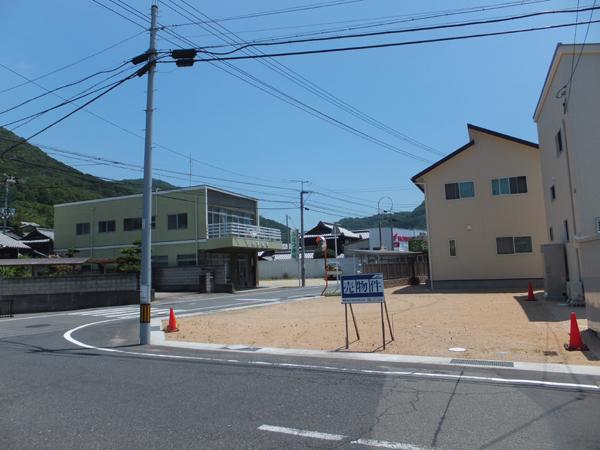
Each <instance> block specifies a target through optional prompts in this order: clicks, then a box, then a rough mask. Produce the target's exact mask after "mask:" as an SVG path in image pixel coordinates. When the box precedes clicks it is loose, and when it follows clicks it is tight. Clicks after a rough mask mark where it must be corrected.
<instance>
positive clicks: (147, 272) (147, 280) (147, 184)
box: [140, 4, 158, 345]
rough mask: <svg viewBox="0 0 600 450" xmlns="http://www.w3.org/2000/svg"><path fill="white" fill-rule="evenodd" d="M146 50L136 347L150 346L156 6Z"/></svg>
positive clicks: (152, 11)
mask: <svg viewBox="0 0 600 450" xmlns="http://www.w3.org/2000/svg"><path fill="white" fill-rule="evenodd" d="M150 15H151V20H150V48H149V49H148V84H147V88H146V136H145V143H144V192H143V197H142V203H143V207H142V210H143V211H142V273H141V283H140V344H141V345H147V344H149V343H150V301H151V300H152V259H151V258H152V113H153V112H154V72H155V66H156V63H155V61H156V31H157V27H156V18H157V15H158V5H156V4H153V5H152V7H151V9H150Z"/></svg>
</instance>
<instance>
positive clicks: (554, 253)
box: [542, 244, 567, 299]
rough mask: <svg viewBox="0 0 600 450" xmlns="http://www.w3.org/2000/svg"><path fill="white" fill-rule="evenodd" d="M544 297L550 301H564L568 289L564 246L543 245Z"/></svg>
mask: <svg viewBox="0 0 600 450" xmlns="http://www.w3.org/2000/svg"><path fill="white" fill-rule="evenodd" d="M542 255H543V258H544V295H545V296H546V298H549V299H563V298H564V296H565V294H566V289H567V287H566V286H567V268H566V264H565V247H564V245H563V244H543V245H542Z"/></svg>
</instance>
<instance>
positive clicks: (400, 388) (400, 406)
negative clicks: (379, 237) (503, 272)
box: [0, 288, 600, 449]
mask: <svg viewBox="0 0 600 450" xmlns="http://www.w3.org/2000/svg"><path fill="white" fill-rule="evenodd" d="M318 290H319V289H318V288H306V289H304V290H301V289H299V288H287V289H275V290H264V291H261V290H258V291H249V292H245V293H241V294H236V295H211V296H207V295H204V296H185V297H172V298H169V299H166V300H163V301H161V302H159V303H157V304H154V306H153V309H154V311H155V313H156V312H157V313H158V314H159V315H160V314H164V315H166V311H168V307H169V306H171V305H172V306H173V307H174V308H175V309H177V310H182V311H184V312H190V311H208V310H211V309H219V308H227V307H231V305H247V304H258V303H260V302H262V303H268V302H272V301H275V300H277V301H286V300H294V299H295V298H298V296H311V295H315V294H316V293H318ZM202 308H204V309H202ZM136 311H137V310H135V311H134V312H133V313H132V312H131V308H129V307H120V308H99V309H96V310H85V311H84V310H82V311H70V312H65V313H55V314H37V315H30V316H19V317H15V318H14V319H0V361H1V364H0V405H1V409H0V448H2V449H13V448H15V449H20V448H35V449H39V448H44V449H54V448H60V449H63V448H74V449H75V448H76V449H87V448H102V449H104V448H119V449H120V448H127V449H130V448H131V449H136V448H209V449H211V448H223V449H236V448H259V449H263V448H272V449H295V448H349V449H352V448H355V449H363V448H364V449H366V448H402V449H419V448H447V449H470V448H503V449H553V448H564V449H573V448H578V449H588V448H589V449H597V448H600V427H598V423H600V422H599V420H598V417H599V416H600V414H599V413H600V390H598V389H591V388H589V387H588V388H586V387H577V386H574V387H560V388H559V387H550V386H543V385H540V384H534V385H529V386H528V385H524V384H522V383H518V382H514V383H513V382H506V381H503V380H505V379H522V380H534V381H556V382H559V383H575V384H577V385H588V386H598V383H599V382H600V379H598V378H594V377H589V376H588V377H583V376H575V375H564V374H551V373H540V372H521V371H515V370H512V371H511V370H506V369H498V368H490V369H482V368H464V367H462V368H461V367H449V366H431V365H429V366H427V365H416V364H413V365H406V364H385V365H384V364H381V363H376V362H369V361H346V360H339V359H336V360H333V359H332V360H329V359H323V358H299V357H294V358H292V357H275V356H268V355H255V354H252V352H245V353H231V352H207V351H197V350H184V349H172V348H165V347H157V346H143V347H142V346H137V345H135V344H136V341H137V333H138V328H137V314H135V312H136ZM161 311H164V312H161ZM132 314H134V315H133V316H132ZM98 322H102V323H98ZM85 324H89V325H88V326H86V327H84V328H81V329H79V330H77V331H75V332H73V333H72V337H73V338H74V339H76V340H77V341H79V342H82V343H85V344H86V345H88V346H89V348H82V347H80V346H77V345H74V344H73V343H72V342H69V341H67V340H66V339H65V338H64V337H63V335H64V333H65V332H67V331H68V330H73V329H74V328H76V327H79V326H81V325H85ZM95 347H102V348H108V349H110V350H113V351H105V350H99V349H97V348H95ZM415 370H417V371H418V372H419V373H420V374H421V375H415V374H411V375H406V373H407V372H411V371H415ZM461 374H462V375H467V376H473V377H481V380H482V381H475V380H476V378H471V379H468V378H467V379H465V378H459V377H457V375H461ZM438 376H441V378H436V377H438ZM444 376H447V377H446V378H444ZM452 377H453V378H452ZM491 377H496V378H498V379H497V380H496V381H493V380H492V379H491ZM483 380H485V381H483Z"/></svg>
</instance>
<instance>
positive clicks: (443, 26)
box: [197, 6, 600, 56]
mask: <svg viewBox="0 0 600 450" xmlns="http://www.w3.org/2000/svg"><path fill="white" fill-rule="evenodd" d="M598 8H600V7H596V6H591V7H587V8H575V9H562V10H549V11H536V12H530V13H525V14H518V15H514V16H508V17H499V18H493V19H481V20H471V21H467V22H458V23H453V24H438V25H428V26H424V27H413V28H403V29H399V30H385V31H372V32H370V33H353V34H344V35H335V36H324V37H312V38H306V39H290V40H282V41H273V42H256V43H253V42H248V43H246V44H244V45H242V46H240V47H237V48H235V49H233V50H230V51H227V52H212V51H208V50H205V49H203V48H198V49H197V50H199V51H201V52H203V53H206V54H209V55H216V56H220V55H230V54H232V53H236V52H238V51H240V50H243V49H246V48H250V47H269V46H275V45H290V44H303V43H307V42H324V41H332V40H342V39H357V38H364V37H374V36H386V35H395V34H403V33H414V32H420V31H433V30H444V29H451V28H462V27H470V26H477V25H488V24H492V23H502V22H511V21H513V20H522V19H528V18H531V17H538V16H544V15H556V14H572V13H577V14H579V13H580V12H585V11H592V12H593V11H594V10H595V9H598ZM576 22H577V19H576Z"/></svg>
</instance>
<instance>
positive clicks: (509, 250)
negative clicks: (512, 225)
mask: <svg viewBox="0 0 600 450" xmlns="http://www.w3.org/2000/svg"><path fill="white" fill-rule="evenodd" d="M496 252H497V253H498V254H499V255H512V254H513V253H531V252H533V245H532V243H531V236H516V237H498V238H496Z"/></svg>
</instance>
